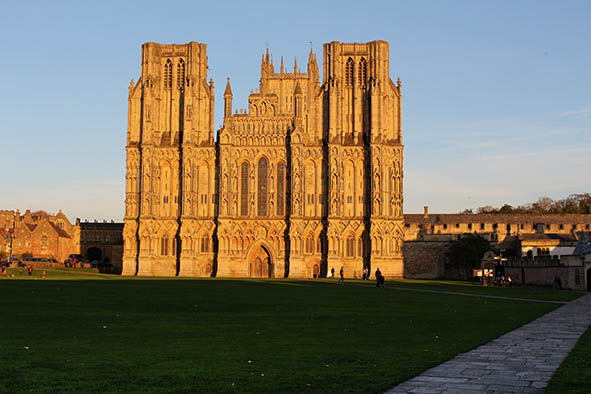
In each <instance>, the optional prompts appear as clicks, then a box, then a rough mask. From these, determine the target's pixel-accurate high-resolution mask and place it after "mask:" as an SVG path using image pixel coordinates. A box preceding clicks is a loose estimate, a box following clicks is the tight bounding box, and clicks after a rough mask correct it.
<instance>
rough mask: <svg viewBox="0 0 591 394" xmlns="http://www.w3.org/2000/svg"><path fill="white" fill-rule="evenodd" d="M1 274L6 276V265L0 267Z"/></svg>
mask: <svg viewBox="0 0 591 394" xmlns="http://www.w3.org/2000/svg"><path fill="white" fill-rule="evenodd" d="M2 275H3V276H8V272H7V271H6V267H4V266H3V267H2Z"/></svg>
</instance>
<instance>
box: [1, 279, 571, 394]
mask: <svg viewBox="0 0 591 394" xmlns="http://www.w3.org/2000/svg"><path fill="white" fill-rule="evenodd" d="M46 272H47V274H48V275H47V278H46V279H40V277H39V276H34V277H33V279H34V280H15V278H12V279H8V280H2V281H0V332H1V333H2V336H1V337H0V370H2V372H3V376H5V377H6V378H5V379H2V380H0V391H6V392H29V391H30V390H32V391H33V392H36V391H42V392H52V391H53V392H62V391H125V392H129V391H132V392H155V391H165V392H166V391H174V392H195V391H199V392H234V391H237V392H323V393H327V392H382V391H383V390H385V389H387V388H389V387H392V386H393V385H395V384H397V383H400V382H402V381H404V380H406V379H408V378H410V377H413V376H415V375H417V374H418V373H420V372H421V371H424V370H425V369H427V368H430V367H432V366H434V365H436V364H439V363H440V362H442V361H445V360H447V359H450V358H451V357H453V356H454V355H456V354H458V353H461V352H464V351H467V350H469V349H472V348H474V347H476V346H478V345H480V344H482V343H485V342H487V341H490V340H492V339H493V338H496V337H497V336H499V335H501V334H503V333H505V332H507V331H509V330H512V329H514V328H517V327H519V326H521V325H523V324H525V323H527V322H529V321H531V320H533V319H535V318H536V317H538V316H540V315H542V314H544V313H547V312H549V311H551V310H552V309H554V308H556V307H558V306H559V305H558V304H551V303H545V302H524V301H517V300H505V299H490V298H482V297H467V296H462V295H448V294H432V293H422V292H409V291H400V290H396V289H392V288H386V289H376V288H374V287H364V286H359V285H355V286H353V285H349V284H346V285H345V286H337V285H336V284H335V283H334V281H328V280H325V281H316V282H314V281H297V280H224V279H201V280H198V279H159V280H152V279H145V278H142V279H138V278H131V279H129V278H121V277H113V276H110V275H101V274H94V273H84V272H79V273H75V272H73V271H63V270H57V271H53V270H46ZM25 274H26V273H25ZM39 274H40V272H35V275H39ZM20 277H21V278H24V279H28V276H26V275H22V276H20ZM72 279H77V280H72ZM97 279H101V280H97ZM394 283H395V282H392V281H389V282H388V284H390V285H394ZM366 284H368V283H367V282H366ZM396 285H397V286H398V285H400V286H407V285H408V286H417V288H423V287H425V288H426V289H439V288H441V287H440V286H442V285H443V286H445V289H446V291H448V289H450V288H461V290H462V291H461V292H466V291H465V290H464V286H463V285H461V284H460V285H456V287H454V284H452V283H444V284H437V283H434V284H432V285H431V284H429V283H426V282H420V283H418V284H413V283H412V282H408V283H407V282H405V281H402V282H396ZM480 289H481V290H482V293H483V294H488V293H489V291H490V290H489V289H483V288H480ZM497 290H503V291H504V290H513V289H497ZM470 292H473V293H474V294H478V289H477V288H476V287H474V288H471V290H470ZM503 294H505V295H507V294H509V293H508V292H504V293H503ZM557 294H559V292H551V291H547V292H545V293H535V294H533V297H534V298H539V299H546V298H547V299H556V298H558V299H560V297H557ZM573 294H575V293H573ZM522 296H523V295H522V294H521V295H519V297H520V298H521V297H522Z"/></svg>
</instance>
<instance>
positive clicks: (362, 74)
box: [359, 57, 367, 87]
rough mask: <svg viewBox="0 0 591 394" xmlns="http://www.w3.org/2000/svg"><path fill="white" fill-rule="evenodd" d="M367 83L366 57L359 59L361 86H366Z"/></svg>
mask: <svg viewBox="0 0 591 394" xmlns="http://www.w3.org/2000/svg"><path fill="white" fill-rule="evenodd" d="M366 83H367V62H366V61H365V58H363V57H362V58H361V60H360V61H359V86H361V87H364V86H365V84H366Z"/></svg>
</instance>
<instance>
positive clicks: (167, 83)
mask: <svg viewBox="0 0 591 394" xmlns="http://www.w3.org/2000/svg"><path fill="white" fill-rule="evenodd" d="M164 87H165V88H171V87H172V61H171V60H170V59H168V60H167V61H166V64H165V65H164Z"/></svg>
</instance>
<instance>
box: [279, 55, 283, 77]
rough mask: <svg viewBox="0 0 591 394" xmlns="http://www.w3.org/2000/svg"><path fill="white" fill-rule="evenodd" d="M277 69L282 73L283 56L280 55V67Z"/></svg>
mask: <svg viewBox="0 0 591 394" xmlns="http://www.w3.org/2000/svg"><path fill="white" fill-rule="evenodd" d="M279 70H280V72H281V74H283V56H281V68H280V69H279Z"/></svg>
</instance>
